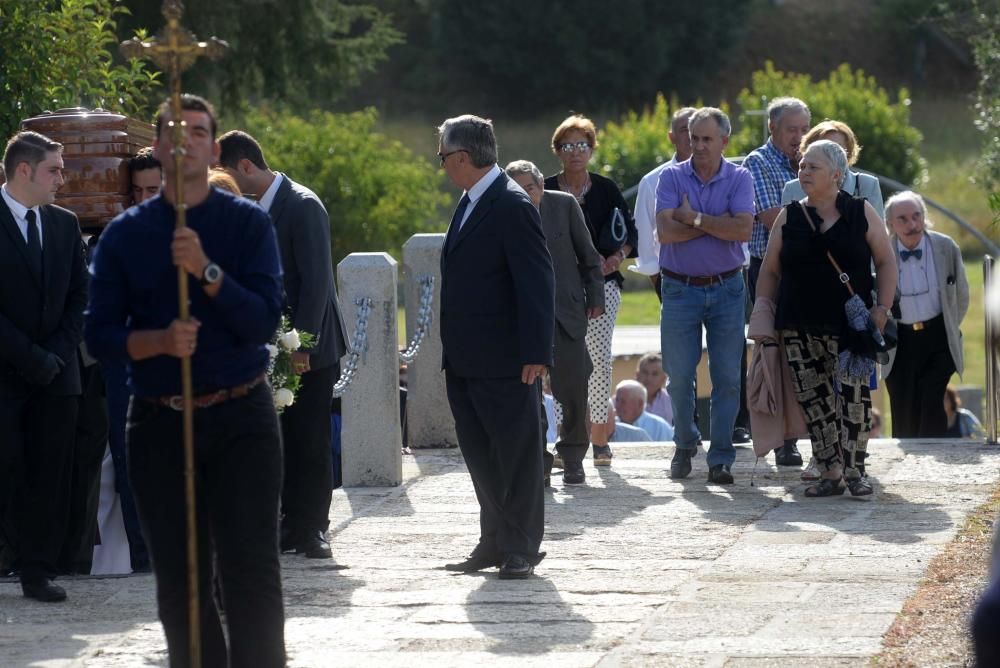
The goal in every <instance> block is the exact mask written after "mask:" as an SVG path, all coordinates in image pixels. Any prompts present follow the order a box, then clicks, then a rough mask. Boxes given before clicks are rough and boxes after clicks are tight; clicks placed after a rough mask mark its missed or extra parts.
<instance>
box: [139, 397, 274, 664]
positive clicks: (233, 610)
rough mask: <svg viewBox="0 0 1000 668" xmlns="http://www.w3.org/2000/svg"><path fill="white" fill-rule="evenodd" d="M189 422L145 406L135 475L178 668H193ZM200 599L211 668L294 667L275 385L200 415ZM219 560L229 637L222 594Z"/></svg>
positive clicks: (158, 591)
mask: <svg viewBox="0 0 1000 668" xmlns="http://www.w3.org/2000/svg"><path fill="white" fill-rule="evenodd" d="M181 423H182V414H181V413H180V412H178V411H174V410H172V409H170V408H167V407H165V406H159V405H156V404H152V403H149V402H147V401H143V400H139V399H135V400H133V401H132V405H131V406H130V408H129V417H128V435H127V440H128V468H129V477H130V478H131V482H132V490H133V492H134V494H135V501H136V506H137V507H138V510H139V519H140V521H141V522H142V531H143V534H144V536H145V538H146V545H147V546H148V548H149V553H150V557H151V558H152V563H153V573H154V574H155V576H156V599H157V605H158V608H159V613H160V621H161V622H162V623H163V630H164V633H165V635H166V637H167V650H168V651H169V654H170V666H171V668H179V667H183V666H188V665H189V663H188V661H189V656H188V594H187V591H188V589H187V570H188V569H187V548H186V545H187V527H186V518H185V507H186V503H185V496H184V450H183V448H182V447H181V444H182V434H181V430H182V424H181ZM194 445H195V476H196V482H195V489H196V495H197V500H196V513H197V515H196V516H197V530H198V594H199V606H200V613H199V614H200V620H201V643H202V665H203V666H230V667H232V668H241V667H244V666H247V667H249V666H254V667H257V666H260V667H262V668H263V667H271V666H284V665H285V643H284V608H283V602H282V598H281V569H280V565H279V562H278V498H279V496H280V491H281V432H280V430H279V427H278V419H277V415H276V414H275V412H274V401H273V399H272V397H271V391H270V389H269V388H268V386H267V385H266V384H261V385H258V386H257V387H255V388H253V389H252V390H251V391H250V394H248V395H247V396H245V397H242V398H239V399H231V400H229V401H226V402H224V403H221V404H217V405H216V406H212V407H210V408H201V409H197V410H195V413H194ZM213 557H214V558H215V561H214V563H215V571H216V573H215V574H216V576H217V578H218V581H219V583H220V584H221V590H222V596H221V598H222V602H223V604H224V606H225V614H226V627H227V628H226V631H227V632H226V633H225V634H223V630H222V623H221V621H220V618H219V613H218V610H217V609H216V606H215V602H214V600H213V596H212V579H213Z"/></svg>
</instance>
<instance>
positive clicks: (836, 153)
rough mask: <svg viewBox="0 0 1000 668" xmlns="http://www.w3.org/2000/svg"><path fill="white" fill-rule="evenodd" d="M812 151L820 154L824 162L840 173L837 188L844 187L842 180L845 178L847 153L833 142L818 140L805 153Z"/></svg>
mask: <svg viewBox="0 0 1000 668" xmlns="http://www.w3.org/2000/svg"><path fill="white" fill-rule="evenodd" d="M812 150H816V151H819V152H820V153H822V154H823V157H824V158H826V161H827V162H829V163H830V166H831V167H833V169H834V170H835V171H839V172H840V180H839V181H837V187H840V186H842V185H844V178H845V177H846V176H847V151H845V150H844V147H843V146H841V145H840V144H838V143H837V142H835V141H830V140H829V139H820V140H818V141H814V142H813V143H811V144H809V148H807V149H806V153H808V152H809V151H812Z"/></svg>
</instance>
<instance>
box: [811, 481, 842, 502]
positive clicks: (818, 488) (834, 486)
mask: <svg viewBox="0 0 1000 668" xmlns="http://www.w3.org/2000/svg"><path fill="white" fill-rule="evenodd" d="M846 490H847V485H845V484H844V479H843V478H837V479H836V480H834V479H832V478H823V479H822V480H820V481H819V484H818V485H813V486H812V487H806V496H808V497H809V498H811V499H814V498H818V497H821V496H840V495H841V494H843V493H844V492H845V491H846Z"/></svg>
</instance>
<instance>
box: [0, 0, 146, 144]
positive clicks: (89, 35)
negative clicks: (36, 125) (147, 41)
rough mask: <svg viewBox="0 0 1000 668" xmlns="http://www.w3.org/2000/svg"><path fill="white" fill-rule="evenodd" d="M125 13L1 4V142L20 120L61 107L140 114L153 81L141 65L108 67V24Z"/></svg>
mask: <svg viewBox="0 0 1000 668" xmlns="http://www.w3.org/2000/svg"><path fill="white" fill-rule="evenodd" d="M127 13H128V10H127V9H126V8H125V7H122V6H121V5H119V4H118V3H117V2H113V1H112V0H62V2H53V1H52V0H3V2H0V44H3V46H4V50H3V58H2V60H3V66H2V67H0V133H2V135H3V136H4V137H7V136H9V135H11V134H13V133H14V132H16V131H17V129H18V126H19V124H20V121H21V120H23V119H25V118H28V117H29V116H33V115H35V114H38V113H40V112H42V111H44V110H46V109H49V110H55V109H58V108H60V107H74V106H77V105H83V106H87V107H102V108H104V109H107V110H108V111H116V112H120V113H124V114H126V115H129V116H133V117H139V116H144V115H147V114H145V113H144V112H145V111H146V109H145V101H146V99H147V98H148V96H149V95H150V93H151V90H152V89H154V88H156V87H157V86H158V85H159V77H160V74H159V73H158V72H153V71H152V70H151V69H148V66H147V65H146V63H145V62H144V61H140V60H130V61H128V62H127V63H125V64H119V63H116V62H114V60H113V52H117V48H118V39H117V38H116V37H115V20H116V17H118V16H120V15H122V14H127Z"/></svg>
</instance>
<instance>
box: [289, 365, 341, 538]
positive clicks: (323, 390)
mask: <svg viewBox="0 0 1000 668" xmlns="http://www.w3.org/2000/svg"><path fill="white" fill-rule="evenodd" d="M339 376H340V366H339V365H336V364H335V365H333V366H328V367H325V368H322V369H314V370H312V371H309V372H307V373H304V374H302V384H301V385H300V386H299V390H298V393H297V395H296V397H295V403H294V404H292V405H291V406H289V407H288V408H286V409H285V410H284V412H282V414H281V435H282V442H283V443H284V447H285V484H284V487H283V489H282V492H281V514H282V520H281V525H282V530H283V531H286V532H291V533H292V534H297V533H300V532H308V531H326V530H327V528H328V527H329V526H330V501H331V499H332V498H333V460H332V453H331V450H330V406H331V402H332V401H333V385H334V383H336V382H337V378H338V377H339Z"/></svg>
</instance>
